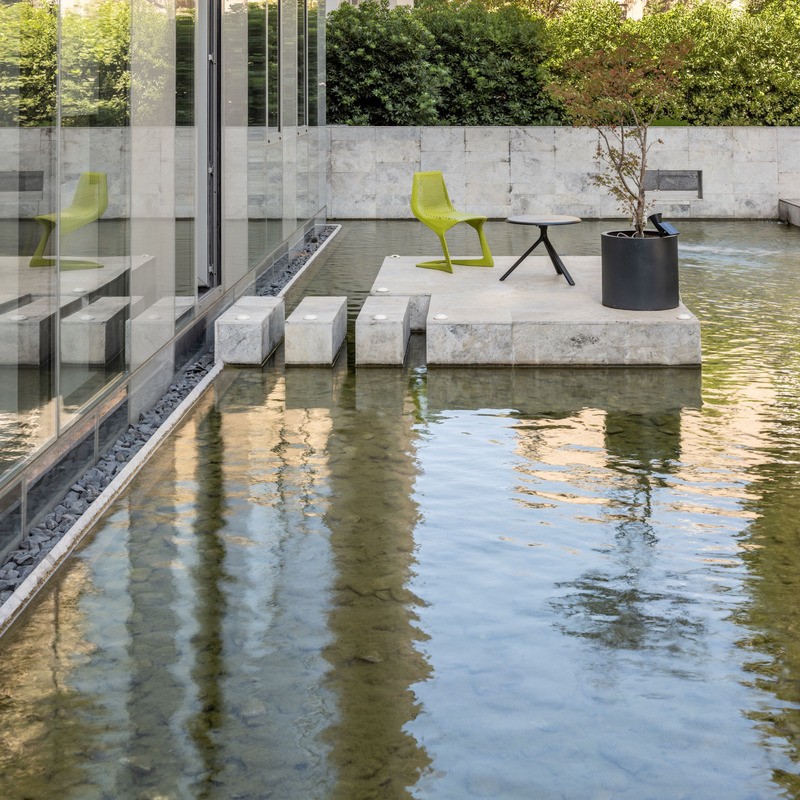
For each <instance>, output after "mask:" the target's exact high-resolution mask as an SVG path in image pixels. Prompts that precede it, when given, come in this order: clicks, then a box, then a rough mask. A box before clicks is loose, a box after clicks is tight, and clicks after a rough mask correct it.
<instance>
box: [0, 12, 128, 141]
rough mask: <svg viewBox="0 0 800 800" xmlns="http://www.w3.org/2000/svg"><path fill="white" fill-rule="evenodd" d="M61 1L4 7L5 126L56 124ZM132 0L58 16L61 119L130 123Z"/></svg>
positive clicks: (0, 91)
mask: <svg viewBox="0 0 800 800" xmlns="http://www.w3.org/2000/svg"><path fill="white" fill-rule="evenodd" d="M57 41H58V8H57V5H56V3H55V2H53V0H45V2H41V3H37V4H35V5H34V4H33V3H32V2H26V1H24V0H23V1H21V2H17V3H12V4H10V5H2V6H0V125H2V126H23V127H28V126H36V125H54V124H55V118H56V68H57V66H56V53H57V48H56V44H57ZM129 59H130V3H129V2H127V0H103V1H102V2H101V3H99V4H98V5H97V7H96V8H95V9H93V13H91V14H78V13H74V12H73V13H65V14H63V15H62V19H61V115H62V124H64V125H109V126H119V125H126V124H127V123H128V119H129V116H130V104H129V99H128V98H129V89H130V68H129Z"/></svg>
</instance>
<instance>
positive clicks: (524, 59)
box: [327, 0, 800, 125]
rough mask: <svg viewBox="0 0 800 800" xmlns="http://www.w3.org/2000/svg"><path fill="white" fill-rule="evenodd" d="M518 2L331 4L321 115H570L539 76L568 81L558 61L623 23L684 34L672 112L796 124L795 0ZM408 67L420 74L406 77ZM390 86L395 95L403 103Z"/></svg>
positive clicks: (383, 121) (414, 120)
mask: <svg viewBox="0 0 800 800" xmlns="http://www.w3.org/2000/svg"><path fill="white" fill-rule="evenodd" d="M490 4H491V6H490ZM664 5H668V4H664ZM524 7H525V6H524V4H516V5H514V4H508V5H499V6H497V4H496V3H494V2H493V0H418V5H417V7H415V8H414V9H413V10H408V9H405V8H398V9H394V10H389V9H388V8H387V7H386V6H385V5H380V4H378V3H375V2H367V3H364V4H363V5H361V6H359V7H357V8H353V7H352V6H344V7H342V8H341V9H339V10H337V11H334V12H333V13H332V14H330V15H329V18H328V28H327V30H328V78H327V83H328V98H329V105H328V120H329V122H331V123H340V124H349V125H368V124H370V125H548V124H560V123H563V122H564V121H565V119H566V118H565V116H564V114H563V112H562V111H561V110H560V108H559V106H558V104H556V103H555V102H554V101H553V100H552V99H551V98H550V97H549V95H548V94H547V93H546V91H545V90H544V88H543V87H544V86H546V85H547V84H548V83H559V82H561V83H564V82H569V81H570V78H571V76H570V75H569V74H568V72H567V71H566V69H565V68H564V64H565V63H567V62H568V61H569V60H570V59H574V58H575V57H576V56H580V55H588V54H589V53H592V52H594V51H595V50H597V49H601V48H604V47H608V46H611V45H613V44H614V42H615V41H616V40H617V39H618V37H619V35H620V33H621V32H622V31H623V30H625V31H630V32H632V33H633V34H634V35H636V36H640V37H642V38H644V39H646V40H647V41H648V42H649V43H650V44H652V45H653V46H654V47H655V48H656V49H659V48H662V49H663V48H664V47H665V46H666V45H667V44H669V43H677V42H680V41H683V40H685V39H687V38H688V39H690V40H691V41H692V43H693V49H692V51H691V53H690V55H689V56H688V58H687V60H686V63H685V65H684V68H683V70H682V73H681V89H680V92H679V96H678V99H677V100H676V102H675V104H674V106H673V107H672V108H670V109H669V113H668V116H669V117H670V118H673V119H676V120H680V121H682V122H685V123H687V124H691V125H798V124H800V69H798V65H800V0H751V6H750V8H749V10H748V12H742V11H737V10H733V9H731V8H730V7H729V6H728V5H727V3H725V2H723V0H698V1H697V2H691V3H690V2H687V3H678V4H672V8H671V9H668V10H665V11H661V10H655V11H653V12H652V13H649V14H647V15H645V17H644V18H643V19H642V20H639V21H634V20H623V19H622V18H621V15H620V11H619V5H618V4H617V2H615V0H571V1H570V2H569V3H568V4H567V6H566V8H565V9H564V11H563V12H562V13H560V14H558V15H555V16H553V17H550V18H547V19H545V18H544V17H542V16H537V15H536V14H532V13H530V12H529V11H527V10H524ZM651 7H653V8H655V9H658V4H657V3H656V2H653V3H652V4H651ZM400 25H403V26H406V27H407V28H409V29H412V28H413V30H414V32H415V34H414V35H415V37H416V38H415V41H416V42H418V43H419V45H420V46H419V47H417V48H416V49H414V51H413V54H412V53H411V51H410V50H409V49H407V48H406V49H403V48H399V49H397V50H392V46H391V42H389V41H387V35H386V34H387V32H388V31H389V30H390V29H392V26H400ZM426 33H428V34H430V37H426V35H425V34H426ZM412 72H413V74H415V75H416V76H418V77H417V79H416V80H410V81H409V80H408V75H409V74H410V73H412ZM401 87H402V88H401ZM393 93H397V94H399V95H400V96H401V97H402V108H401V109H400V110H401V112H402V113H398V104H397V102H396V100H395V99H394V95H393ZM416 109H418V110H416Z"/></svg>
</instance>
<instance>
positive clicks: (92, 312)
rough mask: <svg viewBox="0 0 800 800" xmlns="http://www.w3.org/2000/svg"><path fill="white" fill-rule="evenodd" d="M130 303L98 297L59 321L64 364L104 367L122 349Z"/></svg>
mask: <svg viewBox="0 0 800 800" xmlns="http://www.w3.org/2000/svg"><path fill="white" fill-rule="evenodd" d="M129 305H130V299H129V298H127V297H100V298H98V299H97V300H95V301H94V302H93V303H90V304H89V305H88V306H84V307H83V308H82V309H80V310H79V311H76V312H75V313H73V314H70V315H69V316H68V317H65V318H63V319H62V320H61V361H62V363H64V364H92V365H100V364H107V363H108V362H109V361H111V359H112V358H114V356H116V355H117V354H118V353H119V352H120V351H121V350H122V348H123V347H124V346H125V321H126V319H127V316H128V307H129Z"/></svg>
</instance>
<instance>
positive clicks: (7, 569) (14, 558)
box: [0, 225, 341, 636]
mask: <svg viewBox="0 0 800 800" xmlns="http://www.w3.org/2000/svg"><path fill="white" fill-rule="evenodd" d="M340 229H341V226H338V225H326V226H324V227H323V228H321V229H320V230H319V231H314V232H312V233H310V234H308V235H307V236H306V239H305V241H304V243H303V247H302V249H301V250H300V251H299V252H298V253H296V254H295V255H294V256H292V257H289V256H284V257H283V258H282V259H279V260H278V261H277V262H276V263H275V265H273V267H272V268H271V269H270V270H268V271H267V272H266V273H265V275H264V276H262V278H260V279H258V280H257V281H256V285H255V292H256V294H258V295H272V296H276V297H280V296H283V295H285V294H286V293H287V292H288V291H289V290H290V289H291V288H292V286H293V284H294V283H295V282H296V281H297V279H298V278H299V277H300V275H301V274H302V273H303V272H305V270H306V269H308V267H309V266H310V265H311V264H312V263H313V261H314V260H315V259H316V257H317V256H318V255H319V254H320V253H321V252H322V251H323V250H324V248H325V247H326V246H327V244H328V243H329V242H330V241H331V240H332V239H333V237H334V236H335V234H336V233H338V232H339V230H340ZM221 371H222V363H221V362H220V363H216V364H215V363H214V356H213V353H212V351H211V350H210V349H209V350H207V351H205V352H203V353H201V354H200V355H199V356H198V358H197V359H196V360H195V361H194V362H192V363H191V364H189V365H188V366H186V367H184V368H183V369H182V370H181V372H180V373H179V374H178V376H176V379H175V380H174V381H173V383H172V384H171V385H170V387H169V389H168V390H167V392H165V394H164V395H163V396H162V397H161V399H160V400H159V401H158V402H157V403H156V404H155V405H154V406H153V407H152V408H151V409H149V410H148V411H145V412H143V413H142V414H141V416H140V418H139V421H138V422H137V423H136V424H132V425H130V426H129V427H128V429H127V430H126V431H125V433H123V434H122V435H121V436H120V437H118V438H117V440H116V441H115V442H114V444H113V445H112V446H111V447H110V448H109V449H108V450H107V451H106V452H105V453H104V454H103V455H102V456H101V457H100V459H99V460H98V462H97V464H95V465H94V466H93V467H90V468H89V469H88V470H87V471H86V472H85V473H84V474H83V475H82V476H81V477H80V478H79V479H78V480H77V481H76V482H75V483H74V484H73V485H72V486H71V487H70V489H69V491H68V492H67V493H66V494H65V496H64V497H63V498H62V500H61V502H60V503H59V504H58V505H56V507H55V508H54V509H53V511H52V512H50V513H49V514H48V515H47V516H46V517H45V519H44V520H43V521H42V522H41V523H40V524H39V525H38V526H36V527H35V528H33V529H32V530H31V531H30V533H29V534H28V536H27V537H25V539H24V540H23V541H22V543H21V545H20V547H19V549H18V550H15V551H13V552H12V553H10V554H9V556H8V557H7V559H6V561H5V563H4V564H3V565H2V566H0V604H2V605H0V636H2V634H3V633H4V632H5V631H6V630H7V629H8V628H9V627H10V626H11V624H12V623H13V622H14V621H15V620H16V619H17V618H18V617H19V616H20V614H21V613H22V612H23V611H24V609H25V608H26V607H27V606H28V605H29V604H30V602H31V601H32V600H33V599H34V598H35V597H36V595H37V594H38V592H39V591H40V590H41V589H42V588H43V587H44V586H45V585H46V583H47V581H48V580H49V579H50V577H52V575H53V574H54V573H55V572H56V570H57V569H58V567H59V566H60V565H61V564H62V563H63V562H64V561H65V560H66V559H67V558H68V556H69V555H70V553H71V552H72V551H73V550H74V549H75V548H76V547H77V546H78V544H79V543H80V542H81V540H82V539H83V538H84V537H85V536H86V534H87V533H88V532H89V530H90V529H91V528H92V526H93V525H94V523H95V522H96V521H97V520H98V519H99V518H100V517H101V516H102V514H103V513H104V512H105V511H106V510H107V509H108V507H109V506H110V505H111V503H112V502H113V501H114V500H115V499H116V497H117V496H118V495H119V493H120V492H121V491H122V490H123V489H124V488H125V486H127V484H128V483H129V482H130V481H131V480H132V479H133V477H134V476H135V475H136V474H137V473H138V472H139V470H140V469H141V468H142V467H143V466H144V465H145V464H146V463H147V461H148V459H149V458H150V456H151V455H152V454H153V453H154V452H155V450H156V448H157V447H158V446H159V444H160V443H161V442H162V441H163V440H164V439H165V438H166V437H167V436H168V435H169V434H170V432H171V431H172V430H173V429H174V428H175V426H176V425H177V424H178V423H179V422H180V421H181V420H182V419H183V418H184V417H185V416H186V414H188V413H189V411H190V410H191V409H192V408H193V407H194V405H195V404H196V403H197V402H198V401H199V400H200V398H201V397H202V396H203V394H204V393H205V391H206V390H207V389H208V388H209V387H210V386H211V384H212V383H213V381H214V379H215V378H216V377H217V376H218V375H219V374H220V372H221Z"/></svg>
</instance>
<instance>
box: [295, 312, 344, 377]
mask: <svg viewBox="0 0 800 800" xmlns="http://www.w3.org/2000/svg"><path fill="white" fill-rule="evenodd" d="M346 335H347V298H346V297H305V298H303V300H301V301H300V305H298V306H297V308H296V309H295V310H294V311H293V312H292V313H291V315H290V316H289V318H288V319H287V320H286V342H285V345H284V352H285V360H286V363H287V364H329V365H330V364H333V362H334V360H335V359H336V354H337V353H338V352H339V349H340V348H341V346H342V343H343V342H344V339H345V336H346Z"/></svg>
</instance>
